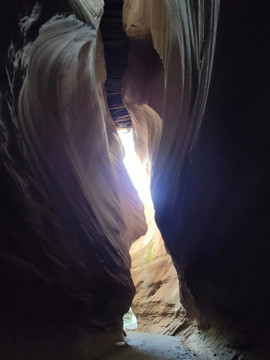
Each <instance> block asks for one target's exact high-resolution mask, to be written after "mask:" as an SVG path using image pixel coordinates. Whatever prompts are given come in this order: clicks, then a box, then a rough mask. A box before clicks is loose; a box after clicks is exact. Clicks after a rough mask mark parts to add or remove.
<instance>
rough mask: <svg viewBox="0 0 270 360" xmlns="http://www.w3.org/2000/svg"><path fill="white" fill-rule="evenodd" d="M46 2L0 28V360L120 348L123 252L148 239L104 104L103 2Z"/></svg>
mask: <svg viewBox="0 0 270 360" xmlns="http://www.w3.org/2000/svg"><path fill="white" fill-rule="evenodd" d="M72 4H73V5H74V4H75V2H73V3H72ZM56 5H57V2H56V3H55V7H54V4H53V3H51V2H49V3H46V2H44V3H36V4H34V3H33V2H32V3H31V2H29V4H28V5H26V4H21V3H17V2H16V3H15V2H14V4H13V7H12V6H11V5H10V8H9V11H8V12H7V14H6V17H7V18H9V21H10V23H6V29H1V32H2V34H3V33H4V31H6V39H5V42H4V43H2V44H1V45H2V49H1V184H2V186H1V189H2V195H1V199H2V200H1V251H0V258H1V283H2V291H1V293H2V295H1V300H0V301H1V306H0V307H1V330H0V331H1V336H0V338H1V340H0V348H1V356H4V357H5V358H6V359H10V358H12V359H14V358H16V359H20V358H22V359H25V357H27V358H29V359H37V358H38V359H43V358H48V357H50V356H57V357H58V358H59V359H60V358H65V359H66V358H67V356H75V357H78V356H82V357H84V356H85V357H87V358H89V356H94V354H95V352H97V353H98V352H104V351H106V350H108V348H109V347H110V346H112V345H115V342H116V341H118V340H121V339H122V317H123V314H124V313H125V312H126V311H127V310H128V308H129V306H130V303H131V300H132V298H133V296H134V293H135V289H134V285H133V282H132V280H131V275H130V264H131V262H130V256H129V252H128V251H129V248H130V245H131V243H132V241H134V240H136V239H137V238H138V237H140V236H141V235H143V234H144V233H145V232H146V223H145V218H144V213H143V205H142V204H141V202H140V200H139V198H138V195H137V193H136V191H135V189H134V187H133V185H132V183H131V181H130V179H129V177H128V174H127V172H126V170H125V168H124V165H123V161H122V149H121V144H120V140H119V138H118V135H117V131H116V127H115V125H114V123H113V121H112V119H111V118H110V115H109V111H108V108H107V105H106V101H105V97H104V82H105V79H106V70H105V62H104V55H103V47H102V42H101V37H100V34H99V31H98V23H99V20H100V18H101V15H102V7H103V2H102V1H96V2H93V4H92V5H93V6H92V8H90V9H89V8H88V9H86V8H85V7H83V9H84V10H85V11H86V10H87V11H86V12H84V13H83V14H81V13H80V11H79V10H78V11H76V15H77V17H76V16H75V15H69V14H68V13H65V15H59V14H58V15H55V14H57V12H58V11H59V8H57V6H56ZM77 5H78V9H80V8H81V6H83V5H82V2H78V4H77ZM94 5H95V6H94ZM60 9H61V8H60ZM76 9H77V7H76ZM73 10H74V9H73V7H71V8H70V6H69V4H68V3H66V8H65V11H69V12H70V13H72V12H73ZM88 10H89V11H88ZM85 17H88V18H87V19H88V20H87V21H86V19H85ZM81 20H83V21H84V22H82V21H81ZM86 23H87V24H88V25H86ZM4 24H5V22H4V20H3V22H1V25H4ZM104 342H105V345H101V344H102V343H104ZM67 354H70V355H67Z"/></svg>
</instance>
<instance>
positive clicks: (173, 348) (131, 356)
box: [104, 332, 199, 360]
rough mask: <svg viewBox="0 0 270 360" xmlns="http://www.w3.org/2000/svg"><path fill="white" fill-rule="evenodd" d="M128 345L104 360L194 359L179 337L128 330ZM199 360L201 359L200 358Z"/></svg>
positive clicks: (195, 357)
mask: <svg viewBox="0 0 270 360" xmlns="http://www.w3.org/2000/svg"><path fill="white" fill-rule="evenodd" d="M126 343H127V345H126V346H124V347H121V348H119V349H118V350H117V351H116V352H115V353H114V354H112V355H110V356H107V357H106V358H105V359H104V360H177V359H179V360H194V359H198V357H197V356H193V355H192V354H191V353H190V352H189V350H187V349H186V348H185V347H184V346H183V344H182V343H181V342H180V341H179V339H177V338H175V337H172V336H166V335H154V334H146V333H138V332H128V334H127V338H126ZM198 360H199V359H198Z"/></svg>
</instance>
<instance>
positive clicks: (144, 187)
mask: <svg viewBox="0 0 270 360" xmlns="http://www.w3.org/2000/svg"><path fill="white" fill-rule="evenodd" d="M118 134H119V137H120V139H121V141H122V144H123V146H124V149H125V157H124V164H125V167H126V169H127V172H128V174H129V176H130V178H131V181H132V182H133V185H134V187H135V189H136V190H137V192H138V195H139V197H140V199H141V201H142V203H143V204H144V205H145V204H147V203H149V202H151V192H150V177H149V176H148V174H147V171H146V166H145V164H142V162H141V161H140V159H139V157H138V156H137V154H136V152H135V148H134V141H133V131H132V130H119V131H118Z"/></svg>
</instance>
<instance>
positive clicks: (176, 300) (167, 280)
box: [130, 203, 187, 335]
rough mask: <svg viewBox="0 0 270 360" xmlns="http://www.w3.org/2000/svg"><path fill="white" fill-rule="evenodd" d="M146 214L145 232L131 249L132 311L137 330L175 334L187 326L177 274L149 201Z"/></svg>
mask: <svg viewBox="0 0 270 360" xmlns="http://www.w3.org/2000/svg"><path fill="white" fill-rule="evenodd" d="M145 214H146V219H147V223H148V231H147V233H146V234H145V235H144V236H142V237H141V238H140V239H138V240H137V241H136V242H134V243H133V245H132V247H131V249H130V255H131V260H132V266H131V275H132V279H133V282H134V285H135V287H136V295H135V297H134V299H133V302H132V310H133V311H134V313H135V314H136V317H137V321H138V331H142V332H151V333H157V334H167V335H175V334H177V333H179V332H180V331H181V330H182V329H183V328H184V327H185V326H186V325H187V324H186V321H187V318H186V312H185V309H184V308H183V306H182V304H181V303H180V297H179V282H178V276H177V272H176V270H175V267H174V265H173V263H172V259H171V257H170V255H169V254H168V253H167V251H166V249H165V246H164V241H163V239H162V237H161V234H160V232H159V230H158V228H157V225H156V223H155V220H154V209H153V206H152V204H151V203H149V204H148V205H146V210H145Z"/></svg>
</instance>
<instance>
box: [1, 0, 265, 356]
mask: <svg viewBox="0 0 270 360" xmlns="http://www.w3.org/2000/svg"><path fill="white" fill-rule="evenodd" d="M107 2H108V3H111V4H112V6H113V5H114V3H118V1H107ZM262 3H263V4H264V6H261V5H260V4H258V3H255V1H252V0H247V1H237V2H231V1H229V0H223V1H221V6H220V11H219V1H214V0H211V1H210V0H209V1H195V0H194V1H192V0H190V1H187V0H183V1H182V0H147V1H146V0H125V1H124V8H123V24H124V29H125V31H126V35H127V36H128V38H129V42H130V43H129V53H128V66H127V68H126V71H125V74H124V78H123V82H122V89H120V90H121V91H122V99H121V106H124V107H125V108H126V109H127V111H128V113H129V116H130V119H131V121H132V124H133V129H134V139H135V146H136V150H137V152H138V155H139V156H140V158H141V160H142V161H143V162H146V163H147V168H148V171H149V173H151V174H152V195H153V201H154V205H155V210H156V221H157V225H158V227H159V229H160V231H161V235H162V237H163V239H164V242H165V246H166V249H167V250H168V251H169V253H170V255H171V256H172V259H173V263H174V265H175V267H176V270H177V277H178V278H179V282H180V288H179V292H180V300H181V302H182V304H183V305H184V308H185V310H183V309H182V308H181V307H180V304H179V303H178V300H177V297H178V294H177V292H178V289H176V287H175V284H176V283H177V277H176V272H175V271H174V269H173V267H172V265H171V263H170V265H169V262H168V261H169V259H170V258H169V255H167V254H166V252H165V248H164V247H163V245H162V243H161V242H160V241H159V242H158V245H157V248H156V249H158V251H157V254H159V251H160V254H162V259H163V260H162V261H161V263H160V264H162V267H163V269H162V270H163V271H164V273H162V274H161V275H160V276H161V279H163V280H164V281H167V284H170V282H172V284H173V285H172V286H169V285H168V286H169V288H170V289H169V290H168V291H167V292H168V296H167V298H166V299H165V300H164V298H163V299H161V298H160V296H161V292H159V289H158V284H155V283H154V282H153V289H154V293H153V294H152V295H153V299H154V300H155V297H156V300H157V302H159V303H158V304H159V306H160V309H161V308H165V309H166V306H167V310H166V316H167V315H168V314H171V315H170V316H171V319H173V321H176V323H175V324H176V325H175V326H174V325H173V326H171V328H170V329H169V333H171V334H173V333H176V332H177V331H178V330H181V329H183V327H182V328H181V325H182V323H183V324H184V321H185V322H186V320H187V322H186V323H185V327H186V326H187V325H188V324H190V326H191V327H192V326H193V329H194V328H195V326H197V327H198V328H199V329H200V331H201V333H202V334H203V335H201V336H204V337H205V336H208V335H207V334H208V333H207V332H208V331H209V328H218V329H219V331H220V333H222V334H225V333H227V334H231V336H233V337H234V338H235V339H237V341H238V340H242V341H243V343H245V344H247V343H249V344H251V345H254V346H255V345H256V346H257V345H258V343H259V342H260V341H261V342H263V341H265V340H267V339H268V338H269V330H268V328H269V326H268V323H269V315H268V309H269V300H270V299H269V295H268V289H269V282H270V279H269V274H270V272H269V269H268V268H269V266H268V258H269V250H270V248H269V241H268V237H269V215H268V212H269V206H268V205H269V185H268V184H269V170H268V168H269V167H268V163H269V153H270V149H269V146H268V143H269V142H268V139H267V137H268V128H269V122H268V120H267V119H268V117H269V116H268V97H269V89H268V88H269V86H268V78H269V61H268V60H269V59H267V56H266V54H268V53H270V50H269V45H268V42H267V39H266V37H267V36H266V34H268V33H269V25H268V11H266V10H268V7H269V5H267V4H266V3H265V2H262ZM103 5H104V3H103V1H101V0H92V1H86V0H76V1H75V0H69V1H64V2H62V1H58V0H56V1H39V2H35V1H31V0H29V1H28V2H26V3H22V2H21V1H16V0H13V1H9V2H8V3H7V10H6V12H3V11H2V12H1V19H0V27H1V31H0V33H1V42H0V43H1V52H0V61H1V68H0V86H1V94H0V100H1V103H0V104H1V105H0V109H1V117H0V157H1V163H0V174H1V176H0V178H1V205H0V212H1V217H0V221H1V226H0V231H1V248H0V259H1V262H0V267H1V272H0V279H1V284H2V291H1V298H0V309H1V310H0V311H1V325H0V335H1V336H0V349H1V355H2V356H4V357H5V359H7V360H9V359H12V360H14V359H16V360H17V359H18V360H20V359H23V360H25V358H26V357H27V359H30V360H31V359H33V360H36V359H40V360H43V359H48V358H53V357H57V358H58V359H62V358H63V359H66V358H67V357H68V356H70V357H72V356H73V357H75V358H76V357H79V356H80V357H82V358H91V357H94V355H95V353H98V352H99V353H101V352H105V351H107V350H108V349H109V348H110V347H111V346H113V345H114V343H115V342H116V341H118V340H119V339H122V316H123V314H124V313H125V312H126V311H127V310H128V308H129V306H130V304H131V301H132V298H133V297H134V294H135V288H134V285H133V282H132V279H131V274H130V265H131V261H130V256H129V249H130V246H131V244H132V242H133V241H135V240H136V239H138V238H139V237H140V236H142V235H143V234H144V233H145V232H146V223H145V218H144V214H143V206H142V204H141V202H140V201H139V198H138V195H137V193H136V191H135V189H134V187H133V186H132V184H131V182H130V180H129V178H128V175H127V172H126V170H125V168H124V166H123V163H122V154H123V150H122V148H121V144H120V142H119V138H118V135H117V129H116V125H115V122H116V123H117V121H116V119H112V118H111V116H112V113H111V112H110V110H111V109H110V108H109V107H110V106H111V104H110V102H109V101H108V98H107V94H106V89H105V86H104V84H105V82H106V77H107V75H106V67H107V66H109V65H110V64H105V60H104V51H103V45H102V38H101V35H100V32H99V23H100V19H101V16H102V13H103ZM118 5H119V4H118ZM118 5H117V6H118ZM218 19H219V20H218ZM218 24H219V25H218ZM214 54H215V61H214ZM125 56H127V53H125ZM213 64H214V67H213ZM212 69H213V71H212ZM121 71H122V70H121ZM121 74H123V72H121ZM121 76H122V75H121ZM211 79H212V80H211ZM118 80H119V79H118ZM210 80H211V81H212V84H211V87H210V92H209V86H210ZM117 89H118V91H119V84H118V88H117ZM208 92H209V96H208ZM203 116H204V120H203V121H202V119H203ZM113 120H114V121H115V122H114V121H113ZM125 121H126V119H124V123H123V122H122V120H121V121H119V123H118V125H119V124H120V125H121V124H122V125H121V126H124V127H125V126H126V125H127V123H126V122H125ZM129 121H130V120H129V119H128V122H129ZM123 124H124V125H123ZM156 237H157V238H158V239H159V240H160V238H159V234H158V233H157V234H156ZM147 246H148V245H147ZM133 249H134V252H133V254H134V270H133V272H134V278H135V283H136V286H137V288H138V290H140V289H139V287H140V286H144V284H140V283H139V282H137V281H136V271H142V270H143V266H144V265H145V264H143V262H144V261H145V259H146V258H144V254H143V255H142V257H141V255H140V254H139V252H138V253H137V254H136V243H135V244H134V247H133ZM146 250H147V256H148V255H149V247H146ZM150 250H151V247H150ZM150 253H151V251H150ZM150 255H151V254H150ZM150 255H149V256H150ZM147 259H148V258H147ZM136 266H137V269H136ZM147 266H148V265H147ZM155 266H157V263H156V264H155V263H154V262H153V268H151V264H149V267H148V269H150V272H151V271H152V270H153V269H155ZM167 269H168V270H167ZM151 276H152V275H151ZM144 280H145V281H146V280H147V279H144ZM147 286H148V289H149V288H151V284H150V285H147ZM164 289H166V286H165V287H164ZM164 291H165V290H164ZM144 300H145V298H144V297H143V296H142V298H140V291H138V293H137V298H136V297H135V303H134V304H135V308H136V306H137V307H138V308H139V303H140V302H141V301H144ZM136 301H137V305H136ZM173 302H175V306H174V307H173V306H171V305H172V304H173ZM146 310H147V309H146ZM155 311H156V310H155V309H154V308H153V313H155ZM135 312H136V311H135ZM145 312H146V311H145ZM157 312H158V314H160V315H161V310H157ZM157 312H156V313H155V314H154V315H155V319H158V314H157ZM140 316H141V317H143V311H142V313H141V315H140ZM177 316H178V318H177ZM179 321H180V322H179ZM156 324H158V321H157V323H156ZM164 324H165V323H164ZM162 326H163V325H162ZM146 328H147V324H146V327H145V329H146ZM148 329H149V327H148ZM177 329H178V330H177ZM152 330H153V331H157V326H156V327H155V324H153V327H152ZM167 330H168V328H167V327H166V324H165V325H164V328H163V329H162V331H164V332H166V331H167ZM214 336H217V332H216V333H214ZM188 337H190V333H188V332H187V333H186V338H188ZM198 337H200V336H198ZM190 338H191V337H190ZM193 342H194V341H193ZM237 346H239V351H240V350H241V348H240V345H239V344H238V345H237ZM245 346H246V345H245ZM67 354H68V355H67ZM202 355H203V354H202ZM236 355H237V354H236ZM236 355H232V356H231V357H232V358H234V359H236V358H235V357H234V356H236ZM211 356H212V355H211ZM211 356H210V355H209V358H211ZM213 356H214V354H213ZM224 356H225V359H226V360H227V359H228V357H227V358H226V356H227V355H226V354H225V355H224ZM237 356H238V355H237ZM238 357H239V356H238ZM220 359H222V357H221V356H220Z"/></svg>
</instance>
